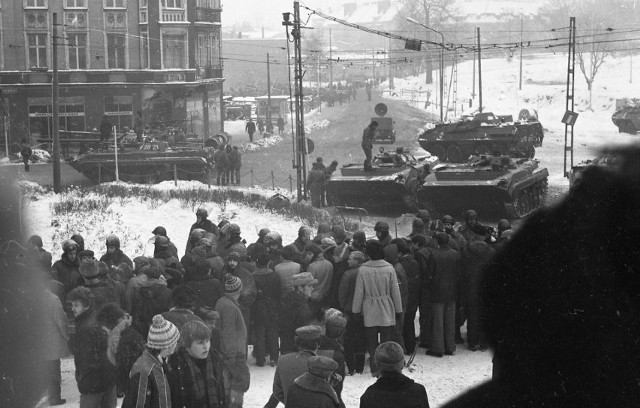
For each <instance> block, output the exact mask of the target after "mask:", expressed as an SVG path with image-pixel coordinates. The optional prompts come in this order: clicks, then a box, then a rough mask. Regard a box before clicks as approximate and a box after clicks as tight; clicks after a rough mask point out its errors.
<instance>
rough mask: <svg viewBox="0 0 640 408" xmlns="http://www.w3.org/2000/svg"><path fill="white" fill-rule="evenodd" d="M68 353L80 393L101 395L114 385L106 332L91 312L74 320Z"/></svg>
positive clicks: (91, 310)
mask: <svg viewBox="0 0 640 408" xmlns="http://www.w3.org/2000/svg"><path fill="white" fill-rule="evenodd" d="M72 351H73V357H74V362H75V368H76V369H75V377H76V382H77V384H78V391H80V394H96V393H99V392H104V391H106V390H108V389H109V388H110V387H112V386H113V385H115V383H116V367H115V366H114V365H113V364H111V363H110V362H109V359H108V358H107V333H106V332H105V331H104V330H102V329H101V328H100V327H98V325H97V324H96V321H95V315H94V312H93V309H89V310H87V311H86V312H84V313H82V314H81V315H80V316H78V317H76V333H75V335H74V336H73V340H72Z"/></svg>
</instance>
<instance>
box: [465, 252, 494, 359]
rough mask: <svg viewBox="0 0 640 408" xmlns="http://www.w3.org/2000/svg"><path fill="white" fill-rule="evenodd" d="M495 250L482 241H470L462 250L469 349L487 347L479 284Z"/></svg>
mask: <svg viewBox="0 0 640 408" xmlns="http://www.w3.org/2000/svg"><path fill="white" fill-rule="evenodd" d="M494 254H495V251H494V249H493V248H491V246H490V245H489V244H487V243H486V242H484V241H473V242H470V243H469V244H468V245H467V246H466V247H465V249H464V250H463V251H462V277H461V280H463V281H464V284H461V285H460V286H461V287H463V288H464V293H463V296H464V302H465V304H464V308H465V312H466V315H467V347H468V348H469V350H471V351H476V350H478V349H480V350H481V351H485V350H487V348H488V345H487V339H486V336H485V335H484V330H483V328H482V321H483V320H484V316H483V313H482V306H481V299H480V289H481V288H480V285H481V284H482V281H483V280H484V271H485V268H486V267H487V265H489V262H491V259H492V258H493V256H494Z"/></svg>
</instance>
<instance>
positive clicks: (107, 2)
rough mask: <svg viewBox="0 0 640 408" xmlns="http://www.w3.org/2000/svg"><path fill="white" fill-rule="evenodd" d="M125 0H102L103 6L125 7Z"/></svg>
mask: <svg viewBox="0 0 640 408" xmlns="http://www.w3.org/2000/svg"><path fill="white" fill-rule="evenodd" d="M126 7H127V1H126V0H104V8H126Z"/></svg>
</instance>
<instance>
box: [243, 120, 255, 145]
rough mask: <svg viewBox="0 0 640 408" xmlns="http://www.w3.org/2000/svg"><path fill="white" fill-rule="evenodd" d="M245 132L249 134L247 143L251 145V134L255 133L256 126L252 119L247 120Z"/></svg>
mask: <svg viewBox="0 0 640 408" xmlns="http://www.w3.org/2000/svg"><path fill="white" fill-rule="evenodd" d="M245 130H246V131H247V133H248V134H249V141H250V142H251V143H253V134H254V133H256V124H255V122H254V121H253V119H251V118H249V121H248V122H247V125H246V126H245Z"/></svg>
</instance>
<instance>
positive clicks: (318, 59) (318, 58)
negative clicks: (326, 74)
mask: <svg viewBox="0 0 640 408" xmlns="http://www.w3.org/2000/svg"><path fill="white" fill-rule="evenodd" d="M316 58H317V59H316V61H317V63H318V86H317V93H318V112H320V113H322V101H321V100H320V53H316Z"/></svg>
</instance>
